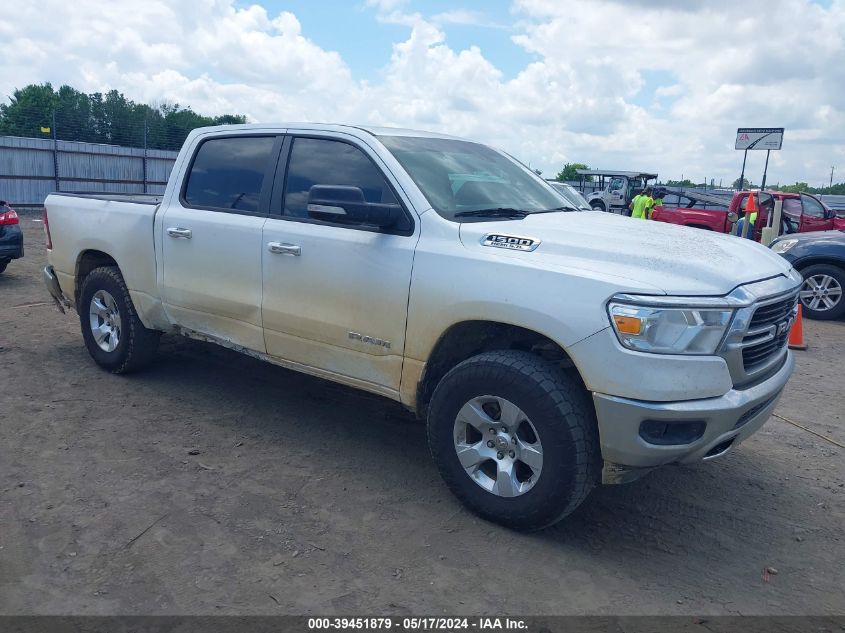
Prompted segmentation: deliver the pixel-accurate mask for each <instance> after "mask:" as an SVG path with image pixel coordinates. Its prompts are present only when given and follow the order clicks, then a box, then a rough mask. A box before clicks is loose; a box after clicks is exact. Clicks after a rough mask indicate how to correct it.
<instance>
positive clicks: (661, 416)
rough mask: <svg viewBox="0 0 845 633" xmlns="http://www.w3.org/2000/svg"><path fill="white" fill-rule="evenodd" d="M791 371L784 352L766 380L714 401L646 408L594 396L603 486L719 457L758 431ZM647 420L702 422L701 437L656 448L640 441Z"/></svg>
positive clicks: (791, 361)
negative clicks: (654, 470)
mask: <svg viewBox="0 0 845 633" xmlns="http://www.w3.org/2000/svg"><path fill="white" fill-rule="evenodd" d="M794 368H795V359H794V358H793V356H792V353H791V352H787V354H786V357H785V358H784V362H783V365H782V366H781V367H780V368H779V369H778V370H777V371H776V372H775V373H774V374H772V375H771V376H770V377H769V378H767V379H765V380H763V381H762V382H760V383H758V384H756V385H753V386H751V387H747V388H743V389H731V390H730V391H728V392H727V393H726V394H724V395H723V396H719V397H716V398H704V399H700V400H687V401H680V402H647V401H642V400H633V399H630V398H620V397H617V396H611V395H607V394H602V393H594V394H593V401H594V403H595V407H596V416H597V418H598V425H599V434H600V436H601V445H602V457H603V458H604V462H605V467H604V472H603V476H602V481H603V482H604V483H623V482H625V481H632V480H634V479H636V478H638V477H639V476H641V475H642V474H644V473H646V472H648V470H651V469H652V468H655V467H657V466H661V465H663V464H670V463H682V464H688V463H691V462H696V461H700V460H705V459H712V458H714V457H719V456H720V455H724V454H725V453H726V452H727V451H728V450H730V449H731V448H733V447H734V446H736V445H737V444H739V443H740V442H742V441H743V440H744V439H745V438H747V437H748V436H750V435H751V434H753V433H754V432H755V431H757V429H759V428H760V427H761V426H763V423H764V422H765V421H766V420H767V419H768V418H769V416H770V415H771V414H772V412H773V411H774V409H775V406H776V405H777V403H778V400H779V399H780V395H781V392H782V391H783V388H784V386H786V382H787V381H788V380H789V377H790V375H792V371H793V369H794ZM647 420H653V421H657V422H658V423H660V422H666V423H676V424H677V423H681V422H697V423H702V422H703V423H704V424H705V427H704V432H703V434H702V435H701V436H700V437H698V438H697V439H695V440H694V441H691V442H689V443H686V444H671V445H658V444H652V443H649V442H647V441H646V440H644V439H643V438H642V437H641V436H640V425H641V424H642V423H643V422H644V421H647Z"/></svg>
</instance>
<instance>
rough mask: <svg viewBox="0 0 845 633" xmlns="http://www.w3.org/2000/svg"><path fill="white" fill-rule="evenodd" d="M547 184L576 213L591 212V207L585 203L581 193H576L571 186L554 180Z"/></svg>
mask: <svg viewBox="0 0 845 633" xmlns="http://www.w3.org/2000/svg"><path fill="white" fill-rule="evenodd" d="M548 183H549V184H550V185H551V186H552V187H554V188H555V189H556V190H557V192H558V193H560V194H562V195H563V197H564V198H566V199H567V200H569V202H571V203H572V206H574V207H575V208H576V209H577V210H578V211H591V210H592V207H590V205H589V204H588V203H587V200H586V198H584V196H582V195H581V192H580V191H578V190H577V189H576V188H575V187H573V186H572V185H568V184H566V183H565V182H558V181H556V180H549V181H548Z"/></svg>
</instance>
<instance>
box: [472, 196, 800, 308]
mask: <svg viewBox="0 0 845 633" xmlns="http://www.w3.org/2000/svg"><path fill="white" fill-rule="evenodd" d="M491 234H493V235H503V236H514V237H524V238H529V239H532V240H535V241H539V245H537V246H536V248H535V249H534V250H532V251H527V250H508V249H506V248H496V247H492V246H484V245H483V244H482V242H484V241H485V238H486V236H488V235H491ZM460 236H461V242H462V243H463V244H464V246H465V247H467V248H469V249H472V250H476V249H477V250H479V251H484V252H485V253H489V254H490V256H502V257H514V258H518V259H521V260H526V261H530V262H531V263H532V265H536V266H540V267H543V268H550V269H559V270H562V271H568V272H574V271H577V270H585V271H590V272H593V273H600V274H607V275H613V276H615V277H621V278H626V279H630V280H631V281H632V282H633V283H632V291H633V289H635V288H641V287H642V286H644V285H647V286H650V287H652V288H654V289H655V291H662V292H664V293H666V294H670V295H691V296H702V295H712V296H719V295H725V294H727V293H729V292H730V291H731V290H733V289H734V288H736V287H737V286H739V285H742V284H745V283H750V282H752V281H759V280H761V279H767V278H769V277H775V276H777V275H786V274H788V272H789V270H790V268H791V265H790V264H789V263H788V262H787V261H785V260H784V259H783V258H782V257H779V256H778V255H776V254H774V253H772V252H771V251H770V250H769V249H768V248H766V247H764V246H761V245H760V244H757V243H755V242H753V241H751V240H748V239H742V238H738V237H735V236H732V235H723V234H720V233H713V232H711V231H705V230H702V229H695V228H689V227H684V226H677V225H674V224H666V223H664V222H654V221H647V220H635V219H632V218H628V217H624V216H620V215H616V214H613V213H603V212H600V211H587V212H568V213H538V214H533V215H529V216H528V217H526V218H524V219H521V220H497V221H491V222H472V223H464V224H461V228H460Z"/></svg>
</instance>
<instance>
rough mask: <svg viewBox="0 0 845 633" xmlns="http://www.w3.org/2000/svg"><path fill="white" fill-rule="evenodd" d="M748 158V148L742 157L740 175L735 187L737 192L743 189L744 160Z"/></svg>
mask: <svg viewBox="0 0 845 633" xmlns="http://www.w3.org/2000/svg"><path fill="white" fill-rule="evenodd" d="M746 158H748V148H746V149H745V153H744V154H743V155H742V173H741V174H740V175H739V187H737V191H742V190H743V189H745V187H743V185H744V184H745V159H746Z"/></svg>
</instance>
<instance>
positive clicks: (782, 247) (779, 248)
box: [772, 240, 798, 253]
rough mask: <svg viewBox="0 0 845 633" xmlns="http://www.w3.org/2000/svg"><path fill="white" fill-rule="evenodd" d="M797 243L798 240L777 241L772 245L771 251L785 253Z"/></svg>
mask: <svg viewBox="0 0 845 633" xmlns="http://www.w3.org/2000/svg"><path fill="white" fill-rule="evenodd" d="M797 243H798V240H778V241H777V242H775V243H774V244H772V251H773V252H775V253H785V252H786V251H788V250H789V249H790V248H792V247H793V246H795V245H796V244H797Z"/></svg>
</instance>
